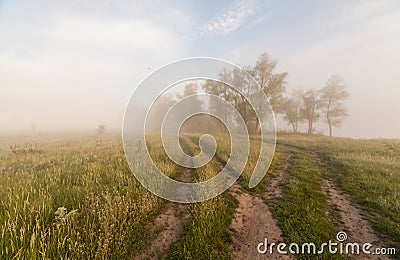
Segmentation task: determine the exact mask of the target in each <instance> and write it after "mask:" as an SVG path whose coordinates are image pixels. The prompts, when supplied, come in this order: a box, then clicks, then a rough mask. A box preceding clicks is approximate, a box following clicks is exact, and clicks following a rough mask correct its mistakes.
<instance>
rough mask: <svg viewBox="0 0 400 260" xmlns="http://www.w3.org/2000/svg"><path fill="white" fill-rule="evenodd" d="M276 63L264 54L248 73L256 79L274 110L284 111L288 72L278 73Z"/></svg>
mask: <svg viewBox="0 0 400 260" xmlns="http://www.w3.org/2000/svg"><path fill="white" fill-rule="evenodd" d="M276 64H277V63H276V61H273V60H271V58H270V57H269V55H268V54H267V53H265V52H264V53H262V54H261V55H260V57H259V58H258V60H257V62H256V65H255V66H254V67H253V68H248V69H247V71H248V73H249V74H250V75H251V76H253V77H254V79H255V80H256V81H257V83H258V84H259V85H260V87H261V88H262V89H263V91H264V93H265V95H266V96H267V97H268V99H269V102H270V104H271V107H272V109H273V110H274V111H275V112H277V113H279V112H281V111H282V107H281V105H282V101H283V93H284V92H285V85H286V77H287V72H283V73H276V72H274V71H275V68H276Z"/></svg>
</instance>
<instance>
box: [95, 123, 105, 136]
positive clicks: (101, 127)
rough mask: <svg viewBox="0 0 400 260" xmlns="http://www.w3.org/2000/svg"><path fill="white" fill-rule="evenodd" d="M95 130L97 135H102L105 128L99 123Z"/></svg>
mask: <svg viewBox="0 0 400 260" xmlns="http://www.w3.org/2000/svg"><path fill="white" fill-rule="evenodd" d="M96 130H97V133H99V134H102V133H104V131H105V130H106V126H105V125H104V124H103V123H101V124H100V125H98V126H97V129H96Z"/></svg>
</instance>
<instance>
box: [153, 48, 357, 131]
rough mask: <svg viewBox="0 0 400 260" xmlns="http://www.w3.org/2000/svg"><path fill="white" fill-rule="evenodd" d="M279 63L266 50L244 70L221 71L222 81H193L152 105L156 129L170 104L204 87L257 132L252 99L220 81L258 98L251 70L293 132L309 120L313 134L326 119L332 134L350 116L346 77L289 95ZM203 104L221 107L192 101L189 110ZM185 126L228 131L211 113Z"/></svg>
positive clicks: (249, 127) (308, 126)
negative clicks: (222, 100)
mask: <svg viewBox="0 0 400 260" xmlns="http://www.w3.org/2000/svg"><path fill="white" fill-rule="evenodd" d="M276 66H277V62H276V61H275V60H272V59H271V57H270V56H269V55H268V54H267V53H262V54H261V55H260V56H259V58H258V60H257V61H256V63H255V64H254V65H253V66H246V67H244V70H240V69H234V70H233V71H221V72H220V74H219V80H220V82H218V81H214V80H206V81H205V82H204V83H202V84H200V85H198V84H196V83H193V82H192V83H189V84H187V85H186V86H185V88H184V91H183V93H180V94H177V93H175V95H167V96H166V97H164V98H163V99H160V100H159V102H157V103H155V107H154V108H152V110H153V109H154V110H153V113H152V114H153V115H154V117H156V118H158V119H159V120H154V121H155V122H157V127H155V128H158V127H159V124H160V123H161V119H162V118H163V116H164V112H165V111H167V110H168V107H170V106H171V105H173V104H174V103H175V102H177V101H178V100H179V99H181V98H182V97H184V96H188V95H193V94H195V93H197V92H198V90H199V89H202V90H203V91H204V92H206V93H209V94H213V95H216V96H219V97H221V98H222V99H224V100H226V101H228V102H230V103H231V104H232V105H233V106H234V107H235V108H236V109H237V110H238V111H239V113H240V114H241V116H242V118H243V119H244V121H245V123H246V126H247V129H248V131H249V133H251V134H257V133H258V132H259V131H260V125H259V119H258V117H257V116H256V114H255V112H254V109H253V108H252V106H251V104H250V102H249V101H248V100H247V99H246V98H245V97H244V96H243V95H241V94H240V93H238V92H237V91H235V90H233V89H232V88H229V87H228V86H226V85H225V84H223V83H221V82H229V83H231V84H233V85H237V84H241V86H243V88H242V90H243V91H246V94H247V95H248V96H250V97H251V99H253V100H254V99H257V98H259V97H257V94H256V93H255V92H254V88H251V86H250V84H248V83H249V82H246V78H248V77H246V76H245V75H244V73H248V74H250V75H251V76H252V77H253V78H254V79H255V80H256V81H257V83H258V85H259V87H261V88H262V90H263V92H264V93H265V95H266V96H267V98H268V99H269V103H270V105H271V107H272V109H273V111H274V113H275V114H281V115H282V116H283V119H284V120H285V121H286V122H287V124H288V125H290V126H291V128H292V129H293V132H294V133H298V132H299V125H300V124H301V123H306V125H307V133H308V134H309V135H312V134H313V133H314V126H315V123H316V122H318V121H320V120H323V121H324V122H325V123H326V124H327V128H328V131H329V135H330V136H332V135H333V129H334V128H337V127H339V126H340V124H341V123H342V121H343V119H344V118H346V117H347V116H348V113H347V109H346V107H345V105H344V101H345V100H346V99H347V98H348V96H349V94H348V92H347V90H346V86H345V84H344V81H343V79H341V77H340V76H338V75H332V76H331V77H330V78H329V79H327V81H326V83H325V85H324V86H321V88H320V89H306V90H304V89H301V88H298V89H295V90H294V91H292V92H291V93H290V94H288V93H287V91H286V84H287V76H288V73H287V72H277V71H276ZM247 86H248V87H247ZM253 92H254V93H253ZM205 103H207V104H205ZM256 103H257V102H256ZM259 103H260V102H258V103H257V104H259ZM204 105H207V106H208V110H209V111H210V113H211V114H212V112H213V110H215V109H220V107H218V108H217V106H216V104H213V103H212V102H205V101H204V100H198V101H197V102H193V104H192V107H191V108H190V109H192V110H193V111H196V110H197V108H198V107H200V106H204ZM260 105H263V104H260ZM265 105H266V104H265ZM224 116H225V118H224V120H236V119H235V118H234V115H229V113H228V112H225V113H224ZM182 129H183V130H184V131H188V132H196V131H205V130H207V131H211V132H221V131H226V129H225V127H224V125H223V124H222V123H221V122H219V120H216V119H215V118H213V117H211V116H203V117H198V118H197V119H196V120H188V121H187V122H186V123H185V124H184V125H183V128H182Z"/></svg>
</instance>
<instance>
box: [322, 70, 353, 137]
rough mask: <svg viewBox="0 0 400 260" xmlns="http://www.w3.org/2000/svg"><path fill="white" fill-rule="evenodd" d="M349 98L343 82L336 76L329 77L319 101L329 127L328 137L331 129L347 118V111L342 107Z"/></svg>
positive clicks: (330, 134)
mask: <svg viewBox="0 0 400 260" xmlns="http://www.w3.org/2000/svg"><path fill="white" fill-rule="evenodd" d="M348 97H349V93H348V92H347V91H346V86H345V84H344V82H343V80H342V79H341V78H340V77H339V76H338V75H333V76H331V77H330V78H329V79H328V81H327V82H326V85H325V87H324V88H323V89H322V90H321V101H322V104H323V111H324V114H325V120H326V122H327V123H328V126H329V136H331V137H332V128H333V127H339V126H340V124H341V123H342V121H343V119H344V118H345V117H347V116H348V114H347V109H346V107H345V106H344V105H343V101H345V100H346V99H347V98H348Z"/></svg>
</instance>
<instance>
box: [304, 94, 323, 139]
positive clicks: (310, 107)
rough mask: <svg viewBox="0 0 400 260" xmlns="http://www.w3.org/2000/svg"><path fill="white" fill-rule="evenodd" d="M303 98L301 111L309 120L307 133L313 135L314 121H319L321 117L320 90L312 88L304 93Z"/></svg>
mask: <svg viewBox="0 0 400 260" xmlns="http://www.w3.org/2000/svg"><path fill="white" fill-rule="evenodd" d="M301 99H302V103H303V104H302V108H301V110H300V113H301V115H302V117H303V118H304V119H305V120H307V122H308V130H307V133H308V134H309V135H312V133H313V126H314V123H315V122H317V121H318V119H319V117H320V113H319V109H320V106H321V100H320V99H319V91H317V90H315V89H310V90H308V91H307V92H305V93H304V94H303V95H302V97H301Z"/></svg>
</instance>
